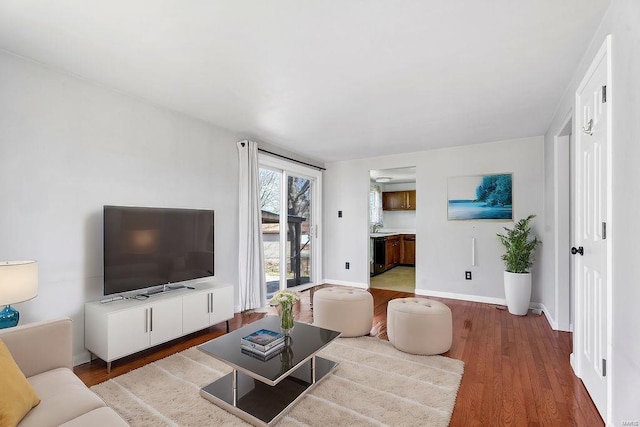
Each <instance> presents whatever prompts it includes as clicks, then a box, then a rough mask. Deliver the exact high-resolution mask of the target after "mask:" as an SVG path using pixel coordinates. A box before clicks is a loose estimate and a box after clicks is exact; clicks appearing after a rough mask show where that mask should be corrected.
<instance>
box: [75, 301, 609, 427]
mask: <svg viewBox="0 0 640 427" xmlns="http://www.w3.org/2000/svg"><path fill="white" fill-rule="evenodd" d="M370 292H371V293H372V295H373V297H374V321H373V326H374V327H373V331H374V333H375V334H376V335H377V336H378V337H379V338H381V339H387V334H386V310H387V302H388V301H389V300H391V299H394V298H402V297H407V296H413V294H407V293H403V292H396V291H389V290H383V289H371V290H370ZM302 295H303V298H302V299H301V301H300V303H299V304H298V306H297V307H296V313H295V316H296V319H297V320H300V321H303V322H311V321H312V320H313V311H312V309H311V307H310V301H309V292H304V293H303V294H302ZM433 299H437V300H439V301H442V302H444V303H445V304H447V305H448V306H449V307H450V308H451V310H452V312H453V319H454V320H453V346H452V347H451V350H449V352H448V353H446V354H445V356H448V357H452V358H454V359H460V360H463V361H464V362H465V372H464V376H463V378H462V384H461V386H460V390H459V392H458V397H457V399H456V405H455V409H454V411H453V416H452V418H451V426H496V425H518V426H520V425H522V426H571V425H576V426H590V427H592V426H603V425H604V423H603V422H602V419H601V418H600V416H599V414H598V412H597V410H596V408H595V406H594V405H593V402H592V401H591V399H590V397H589V395H588V394H587V392H586V390H585V388H584V386H583V385H582V382H581V381H580V380H579V379H578V378H576V377H575V376H574V375H573V371H572V369H571V366H570V365H569V354H570V353H571V334H569V333H566V332H556V331H553V330H552V329H551V327H550V326H549V324H548V322H547V320H546V319H545V317H544V315H542V316H536V315H532V314H529V315H527V316H524V317H520V316H513V315H511V314H509V313H508V312H507V311H506V310H501V309H499V308H496V306H493V305H488V304H481V303H474V302H466V301H457V300H448V299H441V298H433ZM266 314H269V313H242V314H236V316H235V318H234V319H233V320H231V321H230V324H231V330H234V329H236V328H238V327H240V326H242V325H245V324H248V323H251V322H253V321H255V320H257V319H259V318H261V317H263V316H265V315H266ZM273 314H275V313H273ZM224 333H225V325H224V324H221V325H217V326H216V327H211V328H209V329H208V330H205V331H201V332H198V333H195V334H191V335H189V336H187V337H184V338H181V339H178V340H175V341H172V342H171V343H168V344H164V345H161V346H158V347H154V348H153V349H151V350H147V351H144V352H141V353H137V354H135V355H133V356H130V357H127V358H124V359H120V360H117V361H114V362H113V364H112V370H111V373H110V374H107V373H106V364H105V363H104V362H103V361H101V360H96V361H93V362H92V363H86V364H83V365H79V366H77V367H76V368H75V372H76V374H77V375H78V376H79V377H80V378H81V379H82V381H84V383H85V384H87V385H88V386H92V385H94V384H98V383H100V382H102V381H105V380H107V379H109V378H113V377H115V376H118V375H121V374H123V373H125V372H129V371H131V370H133V369H136V368H138V367H141V366H143V365H145V364H147V363H149V362H152V361H154V360H158V359H160V358H163V357H166V356H168V355H171V354H173V353H176V352H179V351H182V350H184V349H187V348H189V347H192V346H194V345H198V344H201V343H203V342H206V341H208V340H210V339H212V338H215V337H217V336H220V335H222V334H224Z"/></svg>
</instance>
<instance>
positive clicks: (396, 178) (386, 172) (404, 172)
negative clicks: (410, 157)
mask: <svg viewBox="0 0 640 427" xmlns="http://www.w3.org/2000/svg"><path fill="white" fill-rule="evenodd" d="M369 176H370V177H371V181H372V182H376V180H377V179H378V178H389V181H387V182H386V183H387V184H404V183H409V182H416V167H415V166H411V167H407V168H394V169H378V170H371V171H369Z"/></svg>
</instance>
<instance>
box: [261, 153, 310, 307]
mask: <svg viewBox="0 0 640 427" xmlns="http://www.w3.org/2000/svg"><path fill="white" fill-rule="evenodd" d="M260 165H261V167H260V202H261V208H262V239H263V244H264V255H265V257H264V258H265V259H264V262H265V275H266V277H265V279H266V282H267V294H268V298H270V297H271V295H273V293H274V292H275V291H277V290H278V289H295V290H303V289H306V288H309V287H311V286H314V285H316V284H318V283H317V282H318V280H319V277H318V276H319V271H320V269H319V265H320V264H319V262H320V260H319V259H320V256H319V254H320V250H319V248H320V239H319V238H318V233H317V230H318V221H317V219H318V218H319V217H320V215H319V212H320V206H319V204H320V200H319V197H318V196H319V194H320V192H319V188H320V181H321V173H320V172H319V171H316V170H314V169H310V168H306V167H302V166H299V165H297V164H294V163H289V162H284V161H281V160H278V159H274V158H271V157H267V156H264V157H261V159H260Z"/></svg>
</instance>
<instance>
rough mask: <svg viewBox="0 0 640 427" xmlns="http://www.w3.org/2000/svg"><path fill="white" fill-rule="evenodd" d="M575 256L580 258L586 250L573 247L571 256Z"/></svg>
mask: <svg viewBox="0 0 640 427" xmlns="http://www.w3.org/2000/svg"><path fill="white" fill-rule="evenodd" d="M575 254H580V256H583V255H584V248H583V247H582V246H578V248H577V249H576V247H575V246H574V247H572V248H571V255H575Z"/></svg>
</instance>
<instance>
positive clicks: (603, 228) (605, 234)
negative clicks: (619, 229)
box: [602, 222, 607, 240]
mask: <svg viewBox="0 0 640 427" xmlns="http://www.w3.org/2000/svg"><path fill="white" fill-rule="evenodd" d="M606 238H607V223H606V222H603V223H602V240H606Z"/></svg>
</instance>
